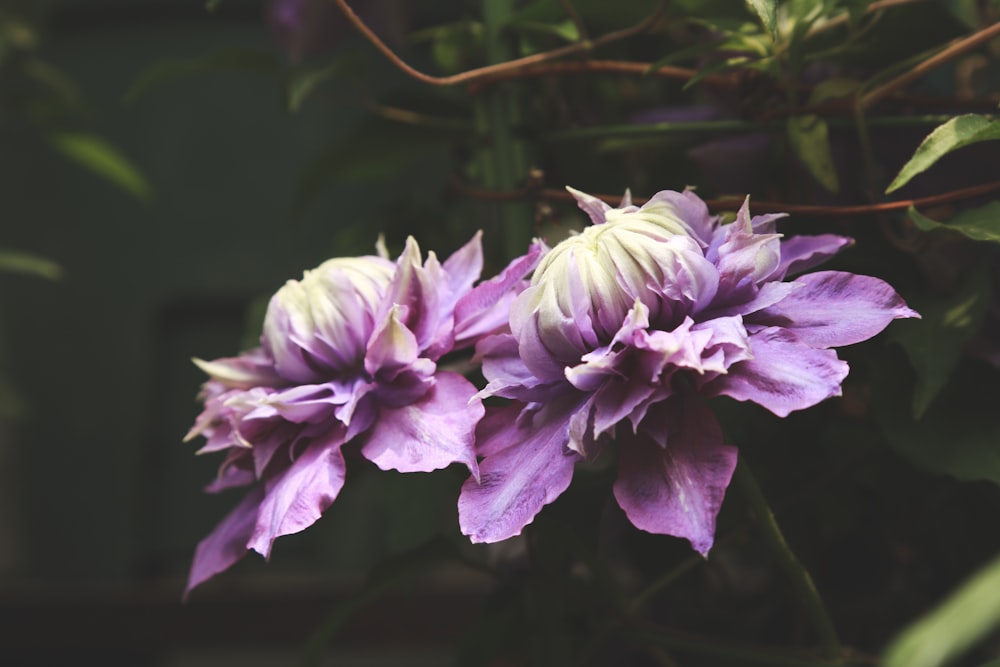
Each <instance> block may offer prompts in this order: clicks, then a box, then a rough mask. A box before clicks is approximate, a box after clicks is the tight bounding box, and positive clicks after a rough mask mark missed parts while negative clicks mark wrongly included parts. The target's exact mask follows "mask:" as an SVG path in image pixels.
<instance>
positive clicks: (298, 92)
mask: <svg viewBox="0 0 1000 667" xmlns="http://www.w3.org/2000/svg"><path fill="white" fill-rule="evenodd" d="M343 71H344V61H342V60H340V59H337V60H335V61H334V62H332V63H330V64H329V65H326V66H324V67H313V68H308V69H302V70H298V71H296V72H295V73H293V74H292V76H291V77H290V78H289V80H288V110H289V111H291V112H292V113H295V112H296V111H298V110H299V109H301V108H302V104H303V103H304V102H305V101H306V98H307V97H309V95H310V94H311V93H312V92H313V91H314V90H315V89H316V88H317V87H318V86H320V85H321V84H323V83H325V82H326V81H328V80H329V79H332V78H333V77H335V76H337V75H338V74H340V73H341V72H343Z"/></svg>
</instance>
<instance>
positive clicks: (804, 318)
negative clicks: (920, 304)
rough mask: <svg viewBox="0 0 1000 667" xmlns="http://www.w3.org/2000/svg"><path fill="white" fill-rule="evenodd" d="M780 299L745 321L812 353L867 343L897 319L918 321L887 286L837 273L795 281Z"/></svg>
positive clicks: (805, 276)
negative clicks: (778, 330)
mask: <svg viewBox="0 0 1000 667" xmlns="http://www.w3.org/2000/svg"><path fill="white" fill-rule="evenodd" d="M792 284H793V285H797V286H799V289H797V290H795V291H794V292H792V293H791V294H789V295H788V296H786V297H785V298H784V299H782V300H781V301H779V302H778V303H775V304H773V305H771V306H769V307H768V308H766V309H764V310H762V311H760V312H758V313H755V314H754V315H752V316H751V317H748V318H747V321H748V322H751V323H753V324H764V325H768V326H780V327H784V328H786V329H788V330H790V331H793V332H795V335H796V336H797V337H798V339H799V340H800V341H802V342H803V343H805V344H806V345H811V346H813V347H839V346H841V345H852V344H854V343H860V342H861V341H863V340H868V339H869V338H871V337H872V336H874V335H875V334H877V333H879V332H880V331H882V330H883V329H885V328H886V327H887V326H888V325H889V323H890V322H892V321H893V320H894V319H896V318H900V317H920V316H919V315H918V314H917V313H916V312H915V311H913V310H911V309H910V308H908V307H907V306H906V303H905V302H904V301H903V299H902V298H901V297H900V296H899V294H897V293H896V291H895V290H894V289H892V287H890V286H889V285H888V284H887V283H885V282H883V281H881V280H879V279H878V278H872V277H871V276H859V275H855V274H853V273H844V272H841V271H818V272H816V273H808V274H806V275H804V276H800V277H799V278H797V279H796V280H795V281H793V283H792Z"/></svg>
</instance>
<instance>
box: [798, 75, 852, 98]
mask: <svg viewBox="0 0 1000 667" xmlns="http://www.w3.org/2000/svg"><path fill="white" fill-rule="evenodd" d="M860 87H861V82H860V81H858V80H857V79H845V78H840V77H835V78H832V79H826V80H825V81H820V82H819V83H818V84H816V87H815V88H813V90H812V93H810V94H809V104H819V103H820V102H825V101H827V100H836V99H839V98H842V97H850V96H851V95H853V94H854V93H855V92H857V90H858V88H860Z"/></svg>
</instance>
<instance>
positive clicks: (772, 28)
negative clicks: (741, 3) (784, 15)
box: [746, 0, 778, 37]
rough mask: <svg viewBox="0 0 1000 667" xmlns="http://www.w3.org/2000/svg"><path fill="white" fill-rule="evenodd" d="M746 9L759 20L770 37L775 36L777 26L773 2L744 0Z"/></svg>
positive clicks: (770, 0)
mask: <svg viewBox="0 0 1000 667" xmlns="http://www.w3.org/2000/svg"><path fill="white" fill-rule="evenodd" d="M746 3H747V7H749V8H750V9H751V10H753V13H754V14H756V15H757V17H758V18H759V19H760V22H761V24H762V25H763V26H764V29H765V30H767V33H768V34H769V35H771V37H774V36H775V33H776V31H777V26H778V15H777V9H776V7H775V3H774V0H746Z"/></svg>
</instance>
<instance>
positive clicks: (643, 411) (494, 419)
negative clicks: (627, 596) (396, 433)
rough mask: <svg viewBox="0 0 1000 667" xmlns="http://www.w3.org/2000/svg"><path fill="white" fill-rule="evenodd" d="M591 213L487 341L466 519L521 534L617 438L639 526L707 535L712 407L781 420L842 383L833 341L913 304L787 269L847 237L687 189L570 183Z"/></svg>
mask: <svg viewBox="0 0 1000 667" xmlns="http://www.w3.org/2000/svg"><path fill="white" fill-rule="evenodd" d="M571 192H573V194H574V195H575V196H576V198H577V202H578V203H579V206H580V208H582V209H583V210H584V211H585V212H586V213H587V214H588V215H589V216H590V218H591V220H593V222H594V224H593V226H591V227H588V228H587V229H585V230H584V231H583V232H582V233H581V234H579V235H577V236H573V237H570V238H569V239H567V240H565V241H563V242H562V243H560V244H559V245H557V246H556V247H555V248H553V249H552V250H551V251H550V252H549V253H548V255H546V256H545V258H544V259H543V260H542V262H541V263H540V265H539V267H538V269H537V270H536V271H535V274H534V277H533V279H532V281H531V286H530V287H529V288H528V289H527V290H525V291H524V292H523V293H521V294H520V296H518V297H517V299H516V300H515V301H514V303H513V305H512V306H511V317H510V327H511V331H510V333H500V334H497V335H494V336H490V337H488V338H485V339H483V340H482V341H480V343H479V344H478V345H477V355H478V357H479V358H481V359H482V363H483V373H484V375H485V376H486V379H487V380H488V381H489V384H488V385H487V387H486V389H485V390H484V391H483V392H481V393H480V395H481V396H484V397H485V396H502V397H505V398H509V399H513V401H514V402H512V403H509V404H508V405H506V406H505V407H499V408H492V407H491V408H489V409H488V410H487V414H486V416H485V418H484V419H483V421H482V422H480V425H479V427H478V429H477V450H478V454H479V456H480V457H481V460H480V462H479V473H480V474H479V477H478V478H476V477H473V478H471V479H469V480H468V481H466V483H465V485H464V486H463V487H462V494H461V497H460V499H459V521H460V524H461V527H462V532H464V533H465V534H466V535H469V536H470V537H471V539H472V540H473V541H474V542H496V541H499V540H503V539H506V538H508V537H511V536H513V535H517V534H519V533H520V532H521V530H522V528H523V527H524V526H525V525H526V524H528V523H530V522H531V521H532V519H533V518H534V516H535V515H536V514H537V513H538V512H539V511H540V510H541V508H542V506H544V505H545V504H547V503H550V502H552V501H553V500H555V498H556V497H558V496H559V494H561V493H562V492H563V491H564V490H565V489H566V487H567V486H568V485H569V483H570V479H571V477H572V474H573V467H574V464H575V463H576V462H577V461H578V460H581V459H586V458H592V457H594V456H596V455H597V453H598V452H599V451H600V450H601V449H602V448H603V447H604V446H605V445H606V444H607V443H608V442H610V441H612V440H613V441H614V442H616V443H617V456H618V477H617V480H616V481H615V484H614V495H615V498H616V499H617V501H618V504H619V505H620V506H621V508H622V509H623V510H624V511H625V513H626V515H627V516H628V517H629V519H630V520H631V522H632V523H633V524H634V525H635V526H637V527H638V528H641V529H643V530H646V531H649V532H652V533H661V534H667V535H674V536H678V537H684V538H687V539H688V540H689V541H690V542H691V545H692V546H693V547H694V548H695V549H696V550H697V551H699V552H700V553H702V554H707V553H708V551H709V549H710V548H711V546H712V542H713V539H714V532H715V517H716V514H717V513H718V510H719V507H720V505H721V503H722V499H723V496H724V495H725V491H726V487H727V486H728V484H729V481H730V478H731V476H732V474H733V470H734V468H735V466H736V449H735V448H734V447H732V446H729V445H727V444H725V443H724V442H723V436H722V430H721V428H720V426H719V424H718V422H717V421H716V419H715V417H714V416H713V414H712V412H711V411H710V410H709V409H708V407H707V406H706V404H705V399H706V398H709V397H712V396H723V395H724V396H730V397H731V398H734V399H736V400H739V401H746V400H749V401H754V402H755V403H758V404H760V405H762V406H764V407H765V408H767V409H768V410H770V411H771V412H773V413H775V414H776V415H778V416H781V417H784V416H786V415H788V414H789V413H790V412H792V411H794V410H801V409H803V408H808V407H810V406H813V405H815V404H817V403H819V402H820V401H822V400H824V399H826V398H828V397H830V396H838V395H840V393H841V390H840V384H841V382H842V381H843V379H844V377H845V376H846V375H847V370H848V369H847V364H846V363H845V362H843V361H841V360H840V359H838V358H837V354H836V352H835V351H834V350H832V349H831V348H833V347H837V346H841V345H850V344H852V343H857V342H859V341H863V340H865V339H867V338H870V337H872V336H874V335H875V334H877V333H878V332H880V331H881V330H882V329H884V328H885V327H886V326H887V325H888V324H889V322H890V321H892V320H893V319H894V318H897V317H918V315H917V314H916V313H915V312H914V311H912V310H910V309H909V308H908V307H907V306H906V304H905V303H904V302H903V300H902V299H901V298H900V297H899V295H897V294H896V292H895V291H893V289H892V288H891V287H890V286H889V285H887V284H886V283H884V282H882V281H881V280H878V279H876V278H871V277H868V276H860V275H854V274H851V273H843V272H839V271H823V272H817V273H810V274H806V275H803V276H801V277H799V278H797V279H795V280H792V281H786V280H785V277H786V276H787V275H789V274H792V273H797V272H800V271H803V270H805V269H808V268H811V267H813V266H815V265H817V264H819V263H821V262H822V261H824V260H825V259H827V258H828V257H830V256H832V255H833V254H835V253H837V252H838V251H839V250H840V249H842V248H843V247H845V246H847V245H848V244H849V243H850V239H847V238H844V237H841V236H834V235H822V236H797V237H792V238H790V239H787V240H784V241H783V240H782V239H781V235H780V234H776V233H775V220H776V219H777V218H779V217H781V216H779V215H763V216H757V217H754V218H752V219H751V218H750V215H749V212H748V206H747V204H746V203H744V205H743V207H742V208H741V209H740V211H739V213H738V215H737V218H736V221H735V222H734V223H732V224H729V225H723V224H721V222H720V221H719V219H718V218H713V217H710V216H709V213H708V209H707V207H706V206H705V203H704V202H703V201H702V200H701V199H699V198H698V197H697V196H696V195H695V194H694V193H693V192H690V191H686V192H683V193H681V192H669V191H664V192H660V193H658V194H656V195H655V196H653V197H652V199H650V200H649V202H648V203H646V204H645V205H644V206H642V207H641V208H640V207H636V206H633V205H631V201H630V197H629V196H628V195H627V194H626V197H625V201H624V202H622V205H621V206H620V207H619V208H611V207H609V206H608V205H606V204H604V203H603V202H601V201H600V200H598V199H596V198H594V197H591V196H589V195H586V194H584V193H582V192H577V191H574V190H571Z"/></svg>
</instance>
